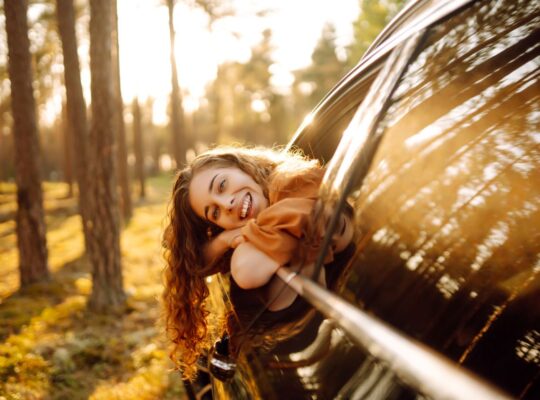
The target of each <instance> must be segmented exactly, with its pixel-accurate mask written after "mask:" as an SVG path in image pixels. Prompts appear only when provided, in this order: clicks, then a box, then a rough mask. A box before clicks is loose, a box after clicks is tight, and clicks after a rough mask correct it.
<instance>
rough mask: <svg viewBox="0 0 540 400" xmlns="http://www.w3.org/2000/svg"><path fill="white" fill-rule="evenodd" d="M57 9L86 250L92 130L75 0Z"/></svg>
mask: <svg viewBox="0 0 540 400" xmlns="http://www.w3.org/2000/svg"><path fill="white" fill-rule="evenodd" d="M56 5H57V7H56V13H57V20H58V31H59V33H60V39H61V41H62V52H63V58H64V82H65V87H66V109H67V114H68V125H69V126H68V129H69V130H70V131H71V134H72V142H73V151H74V152H75V153H76V154H77V156H76V157H73V162H74V169H75V176H76V179H77V185H78V188H79V212H80V214H81V218H82V222H83V223H82V226H83V231H84V238H85V243H86V251H87V252H89V253H90V252H91V249H92V246H91V245H90V242H89V241H90V232H89V230H90V229H91V227H92V222H91V217H92V215H93V212H92V209H93V202H92V197H91V194H92V190H91V188H90V184H91V183H92V181H90V180H89V176H90V175H91V171H92V166H91V165H90V159H89V154H88V146H89V143H88V141H89V131H88V119H87V116H86V102H85V100H84V95H83V89H82V85H81V73H80V66H79V57H78V54H77V37H76V34H75V10H74V7H73V0H57V2H56Z"/></svg>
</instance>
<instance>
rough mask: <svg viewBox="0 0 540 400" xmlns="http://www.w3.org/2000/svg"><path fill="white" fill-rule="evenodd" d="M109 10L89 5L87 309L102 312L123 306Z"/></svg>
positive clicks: (95, 1) (97, 1) (103, 4)
mask: <svg viewBox="0 0 540 400" xmlns="http://www.w3.org/2000/svg"><path fill="white" fill-rule="evenodd" d="M111 13H112V7H111V2H110V1H109V0H91V1H90V73H91V93H92V123H91V128H90V158H91V164H92V165H93V166H94V171H93V176H92V178H93V180H94V183H93V184H92V185H91V187H92V189H93V192H94V193H93V196H94V199H95V206H96V207H95V210H94V215H93V221H92V229H91V230H90V233H91V236H92V240H91V242H92V243H95V244H96V247H97V248H96V249H95V251H91V254H90V256H91V259H92V260H91V261H92V267H93V269H92V282H93V286H92V294H91V295H90V299H89V307H90V309H92V310H94V311H97V312H105V311H108V310H110V309H114V308H119V307H121V306H123V304H124V301H125V294H124V289H123V282H122V267H121V259H120V229H119V219H120V216H119V210H118V198H117V190H116V174H115V171H116V169H115V167H116V166H115V148H114V146H115V143H114V142H115V135H114V122H115V121H114V98H115V97H114V89H113V81H112V73H113V71H112V54H111V34H112V21H113V19H112V14H111Z"/></svg>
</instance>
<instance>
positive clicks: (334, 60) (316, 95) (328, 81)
mask: <svg viewBox="0 0 540 400" xmlns="http://www.w3.org/2000/svg"><path fill="white" fill-rule="evenodd" d="M335 40H336V31H335V28H334V26H333V25H331V24H326V25H325V26H324V28H323V31H322V34H321V37H320V38H319V41H318V43H317V45H316V46H315V49H314V50H313V54H312V55H311V61H312V63H311V65H310V66H308V67H307V68H305V69H303V70H300V71H298V72H297V73H296V80H295V86H297V88H298V90H297V91H296V93H297V96H300V98H297V99H296V100H297V103H298V102H300V103H301V102H302V97H305V98H306V100H307V102H306V103H305V106H304V110H306V111H305V112H304V113H302V114H305V113H307V111H309V110H311V109H312V108H313V107H314V106H315V105H316V104H317V103H318V102H319V101H321V100H322V98H323V97H324V95H325V94H326V93H328V91H329V90H330V89H331V88H332V87H333V86H334V85H335V84H336V83H337V82H338V81H339V79H340V78H341V77H342V75H343V74H344V73H345V65H344V62H343V61H342V60H340V59H339V58H338V55H337V52H336V44H335Z"/></svg>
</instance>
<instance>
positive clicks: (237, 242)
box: [230, 234, 246, 249]
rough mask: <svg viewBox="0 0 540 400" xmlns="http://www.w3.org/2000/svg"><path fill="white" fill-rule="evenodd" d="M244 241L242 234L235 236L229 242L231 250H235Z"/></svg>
mask: <svg viewBox="0 0 540 400" xmlns="http://www.w3.org/2000/svg"><path fill="white" fill-rule="evenodd" d="M245 241H246V239H245V238H244V236H243V235H242V234H239V235H238V236H235V237H234V238H233V239H232V240H231V242H230V247H231V248H233V249H236V248H237V247H238V245H240V244H241V243H244V242H245Z"/></svg>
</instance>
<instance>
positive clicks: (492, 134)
mask: <svg viewBox="0 0 540 400" xmlns="http://www.w3.org/2000/svg"><path fill="white" fill-rule="evenodd" d="M443 3H444V4H443ZM450 3H452V2H438V1H420V2H416V3H414V4H412V5H409V6H408V8H407V10H406V12H405V13H404V14H403V15H402V16H401V17H398V22H399V24H396V25H397V26H395V27H393V28H392V29H389V30H388V32H389V33H387V34H385V37H384V38H383V39H380V40H378V41H377V44H376V46H375V47H372V48H370V52H369V54H368V55H367V56H366V57H365V58H364V59H363V61H361V62H360V64H359V65H358V66H357V67H356V69H355V70H354V71H353V72H351V73H350V74H349V75H348V76H347V77H346V78H345V79H344V80H343V81H342V82H341V83H340V84H338V85H337V86H336V88H335V89H334V91H333V92H331V93H330V94H329V96H327V97H326V98H325V100H324V101H323V102H322V103H321V104H320V105H319V107H318V108H317V109H316V111H315V112H314V114H313V117H312V122H311V124H305V125H303V126H302V127H301V128H300V129H299V131H298V132H297V134H296V135H295V138H294V140H293V142H292V143H291V144H292V145H296V146H299V147H301V148H303V149H305V150H306V152H308V153H309V154H310V155H312V156H315V157H318V158H320V159H322V160H325V161H328V160H330V159H331V158H332V161H331V162H330V163H329V166H328V171H327V174H326V178H325V182H324V185H323V187H322V188H321V202H320V204H321V205H320V209H319V211H320V212H319V213H317V214H316V215H321V216H322V215H323V214H324V212H325V211H326V212H331V213H332V214H333V215H338V214H339V212H340V206H341V205H343V204H344V203H345V202H348V203H349V204H351V205H352V206H353V208H354V227H355V240H354V244H353V245H352V246H351V247H350V248H349V249H348V252H346V253H344V255H343V258H342V259H341V260H339V262H338V264H336V265H333V266H332V265H330V266H327V267H325V270H326V272H327V273H328V274H329V276H330V278H331V279H330V283H329V285H328V288H327V290H328V291H330V290H331V291H332V292H334V293H337V294H338V295H339V297H340V298H341V299H344V300H346V301H347V302H348V303H350V304H352V305H354V306H355V307H356V308H358V309H359V310H364V311H366V312H367V313H368V314H371V315H374V316H376V317H377V318H379V319H381V320H383V321H385V323H387V324H389V325H390V326H392V327H393V328H394V329H395V330H396V331H398V332H401V333H402V334H404V335H406V337H410V338H412V339H413V340H416V341H418V342H420V343H423V344H424V345H427V346H429V347H430V348H432V349H435V350H436V351H437V352H438V353H441V354H443V355H444V356H445V357H448V358H449V359H451V360H453V363H454V364H455V365H461V366H463V367H465V368H466V369H467V370H470V371H473V372H474V373H475V374H477V375H479V376H480V377H481V378H482V379H485V380H486V381H487V382H488V384H489V385H493V386H495V387H496V388H498V389H501V390H502V391H504V392H506V393H508V394H510V395H511V396H513V397H516V398H522V399H536V398H540V84H539V83H540V82H539V81H540V67H539V66H540V29H539V27H540V3H539V2H537V1H527V0H518V1H513V0H503V1H495V0H484V1H471V2H466V1H463V2H460V4H459V5H456V3H454V4H453V8H452V5H449V4H450ZM441 4H443V5H441ZM444 7H447V8H444ZM450 8H451V9H450ZM431 9H435V10H438V12H439V14H441V17H437V18H435V17H432V18H433V19H431V20H430V19H429V18H428V16H430V15H432V14H430V12H429V11H430V10H431ZM441 10H443V11H444V12H443V11H441ZM442 14H444V15H442ZM442 16H444V18H442ZM421 17H422V18H421ZM419 20H421V21H423V23H424V25H422V26H420V28H418V21H419ZM411 21H412V22H411ZM426 21H427V22H426ZM413 22H414V23H413ZM415 24H416V25H415ZM424 28H425V29H424ZM398 34H399V35H400V36H399V37H396V35H398ZM390 44H391V45H390ZM385 46H386V48H385ZM382 49H385V50H384V51H383V50H382ZM383 72H384V73H385V74H387V75H383V76H382V77H381V74H382V73H383ZM377 79H379V81H380V82H379V83H377ZM378 84H380V85H381V87H384V88H385V91H378V92H376V90H375V89H374V88H375V86H376V85H378ZM383 85H386V86H383ZM370 91H371V92H376V93H373V96H372V97H370V96H371V95H369V93H370ZM377 96H379V97H377ZM374 99H375V100H374ZM376 101H379V102H380V103H379V104H378V105H377V106H376V107H375V105H376V104H377V103H376ZM370 107H371V108H370ZM355 115H356V117H355ZM368 119H369V121H368ZM368 122H369V123H368ZM362 137H363V138H362ZM340 141H341V142H340ZM370 146H371V147H370ZM334 219H335V220H336V221H337V217H336V218H334ZM314 224H315V225H316V224H317V221H315V223H314ZM331 234H332V232H329V233H328V235H331ZM323 258H324V254H321V256H320V259H321V260H322V259H323ZM333 267H335V268H333ZM332 268H333V269H332ZM225 286H226V285H225ZM238 295H239V294H238V293H237V292H235V289H234V287H233V288H231V298H230V299H226V303H228V304H233V305H234V303H235V302H237V299H236V298H235V296H238ZM240 295H241V294H240ZM260 310H261V308H260V304H259V305H257V306H256V305H254V307H253V309H252V310H242V309H241V307H237V314H236V317H238V320H237V321H239V323H240V324H241V325H242V326H243V327H246V324H247V325H249V324H251V326H249V328H250V329H248V330H247V331H245V332H244V335H247V336H249V339H244V338H239V337H237V338H233V339H234V340H236V341H244V343H245V345H242V346H241V347H242V348H241V349H240V350H241V351H239V354H238V370H237V372H236V374H235V376H234V378H233V379H232V380H230V381H227V382H221V381H217V380H214V382H213V390H214V396H215V397H216V398H259V397H260V398H265V399H272V398H283V396H284V394H286V395H287V398H295V399H296V398H318V399H319V398H320V399H331V398H361V399H387V398H398V399H407V398H422V396H424V395H425V393H422V388H421V387H418V386H415V385H413V386H414V387H413V388H411V387H410V386H409V384H410V382H408V381H407V383H404V381H403V376H402V375H400V374H399V373H397V372H398V371H396V368H395V366H394V365H391V364H390V365H388V364H384V363H381V362H380V361H379V360H378V359H377V358H376V357H373V355H372V354H373V351H371V349H364V348H361V347H359V346H358V345H357V344H356V342H355V341H354V340H353V339H352V338H351V336H350V335H349V333H347V332H346V330H344V329H343V327H342V326H341V325H340V323H339V321H332V320H329V319H327V318H326V317H324V316H323V315H322V314H321V313H320V312H319V311H317V310H316V309H314V308H312V307H311V306H309V305H308V304H307V303H305V302H304V300H298V301H297V302H296V304H295V305H294V306H293V307H292V308H291V309H290V310H287V311H286V312H284V313H282V314H275V315H272V313H270V312H268V311H264V310H263V313H262V314H261V316H260V317H258V318H255V317H256V316H257V314H258V312H259V311H260ZM243 313H245V314H243ZM254 318H255V320H256V322H255V323H252V321H254ZM450 378H451V377H448V379H449V382H450V381H451V380H450ZM442 389H443V388H441V393H443V391H442ZM453 393H455V392H453ZM430 394H431V396H433V397H437V396H436V395H434V393H433V392H432V393H430ZM456 396H458V395H456ZM462 398H463V397H462Z"/></svg>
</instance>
